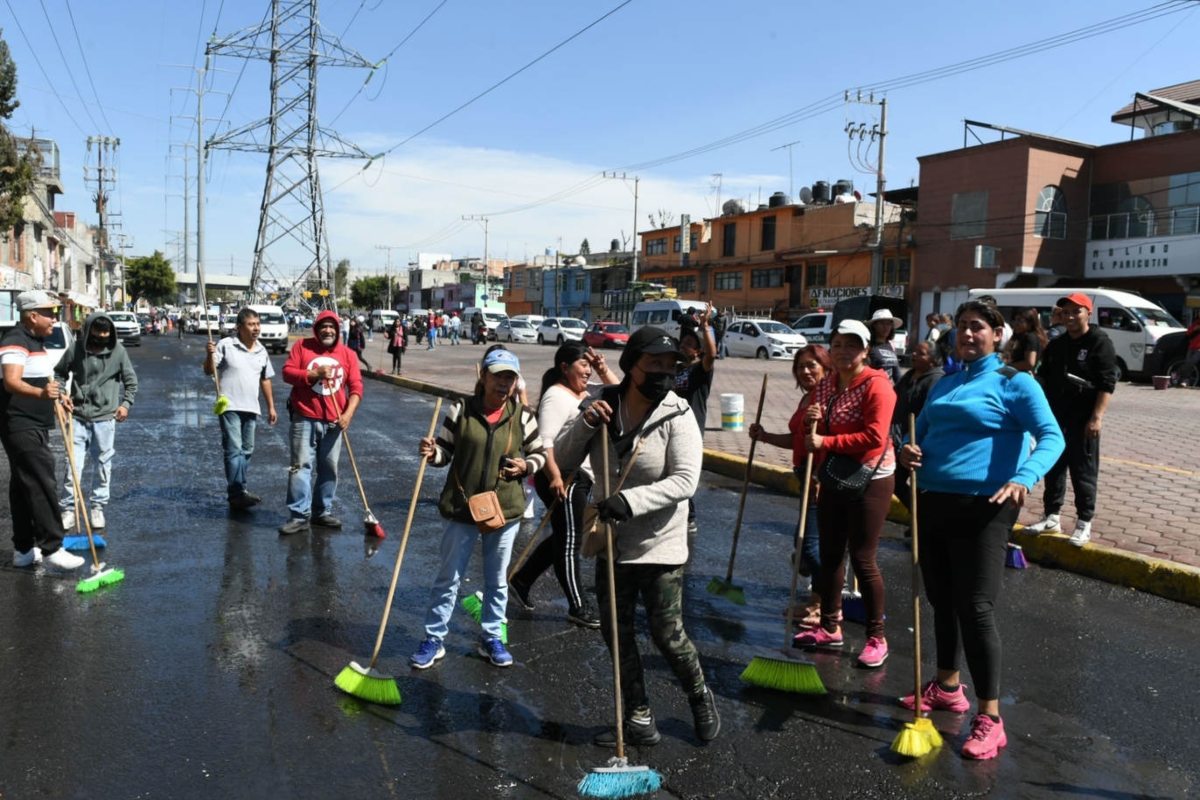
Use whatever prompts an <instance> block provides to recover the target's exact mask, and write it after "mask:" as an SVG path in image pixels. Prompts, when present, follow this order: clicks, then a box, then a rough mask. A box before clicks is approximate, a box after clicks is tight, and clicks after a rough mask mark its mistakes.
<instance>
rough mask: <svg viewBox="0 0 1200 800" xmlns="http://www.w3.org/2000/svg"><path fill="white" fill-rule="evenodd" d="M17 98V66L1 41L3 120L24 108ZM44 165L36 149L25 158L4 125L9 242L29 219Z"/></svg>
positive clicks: (0, 146) (1, 153)
mask: <svg viewBox="0 0 1200 800" xmlns="http://www.w3.org/2000/svg"><path fill="white" fill-rule="evenodd" d="M2 33H3V31H0V34H2ZM16 97H17V65H16V64H15V63H13V60H12V56H11V55H10V54H9V52H8V43H7V42H5V41H4V39H3V38H0V119H10V118H11V117H12V114H13V112H14V111H16V110H17V107H18V106H19V105H20V102H19V101H18V100H17V99H16ZM40 161H41V159H40V157H39V155H38V153H37V150H36V149H35V148H33V147H29V148H26V151H25V154H24V155H22V154H21V152H20V150H18V148H17V143H16V140H15V139H14V138H13V135H12V134H11V133H10V132H9V130H8V126H7V125H5V124H3V123H0V236H3V237H4V238H5V239H7V238H8V237H9V234H10V232H11V231H12V230H13V228H15V227H17V226H18V225H20V224H21V222H22V220H23V219H24V217H25V214H24V206H25V197H26V195H28V194H29V193H30V192H31V191H32V190H33V182H34V175H35V174H36V170H37V167H38V166H39V163H40Z"/></svg>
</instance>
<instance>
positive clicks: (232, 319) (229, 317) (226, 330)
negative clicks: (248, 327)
mask: <svg viewBox="0 0 1200 800" xmlns="http://www.w3.org/2000/svg"><path fill="white" fill-rule="evenodd" d="M236 332H237V314H226V315H225V316H223V317H221V335H222V336H233V335H234V334H235V333H236Z"/></svg>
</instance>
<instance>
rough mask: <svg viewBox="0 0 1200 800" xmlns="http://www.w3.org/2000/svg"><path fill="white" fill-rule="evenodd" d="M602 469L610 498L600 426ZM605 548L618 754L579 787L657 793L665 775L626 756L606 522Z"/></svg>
mask: <svg viewBox="0 0 1200 800" xmlns="http://www.w3.org/2000/svg"><path fill="white" fill-rule="evenodd" d="M600 447H601V449H602V452H601V456H600V458H601V470H602V474H603V475H604V481H603V483H604V496H605V498H607V497H608V478H609V475H608V426H607V425H601V426H600ZM604 548H605V556H606V561H605V564H606V568H607V569H608V613H609V621H610V624H611V625H612V636H610V637H609V639H610V640H611V642H612V666H613V701H614V703H613V704H614V706H615V708H616V725H617V754H616V755H615V756H613V757H612V758H610V759H609V760H608V763H607V764H606V765H605V766H603V767H595V768H593V769H592V771H591V772H589V773H588V774H587V775H584V776H583V777H582V778H581V779H580V780H579V786H578V787H576V788H577V789H578V791H579V793H580V794H581V795H583V796H584V797H636V796H637V795H639V794H650V793H651V792H657V791H658V790H659V788H660V787H661V786H662V775H659V774H658V773H657V772H655V771H654V770H652V769H650V768H649V767H644V766H636V765H631V764H630V763H629V759H628V758H626V757H625V710H624V708H623V707H622V706H623V703H622V698H621V649H620V645H619V644H618V641H617V640H618V638H619V637H618V636H617V582H616V575H615V570H614V569H613V557H614V554H613V529H612V525H610V524H609V523H607V522H606V523H604Z"/></svg>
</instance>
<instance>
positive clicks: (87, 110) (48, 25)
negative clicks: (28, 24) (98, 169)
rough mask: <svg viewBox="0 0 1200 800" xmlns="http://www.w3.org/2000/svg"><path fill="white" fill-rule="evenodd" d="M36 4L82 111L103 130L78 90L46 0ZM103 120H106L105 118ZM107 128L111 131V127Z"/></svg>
mask: <svg viewBox="0 0 1200 800" xmlns="http://www.w3.org/2000/svg"><path fill="white" fill-rule="evenodd" d="M38 4H39V5H40V6H41V7H42V16H44V17H45V18H46V28H47V29H49V31H50V38H52V39H53V40H54V46H55V48H57V49H58V57H59V58H61V59H62V62H63V66H64V67H66V70H67V77H68V78H70V79H71V85H72V86H74V87H75V94H76V95H77V96H78V97H79V104H80V105H81V106H83V111H84V113H85V114H87V116H88V119H89V120H91V123H92V126H93V130H98V131H99V130H103V128H101V127H100V123H99V122H97V121H96V118H95V117H94V116H92V110H91V109H90V108H88V104H87V101H85V100H84V99H83V92H81V91H80V90H79V84H78V83H76V82H75V70H73V69H71V64H70V62H68V61H67V54H66V53H64V52H63V49H62V43H61V42H59V41H58V34H57V33H56V32H55V30H54V21H53V20H52V19H50V12H49V11H47V10H46V0H38ZM9 9H10V10H11V9H12V6H9ZM14 16H15V15H14ZM85 65H86V62H85ZM105 121H106V122H107V120H105ZM109 130H110V132H111V128H110V129H109Z"/></svg>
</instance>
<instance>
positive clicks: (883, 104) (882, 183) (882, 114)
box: [845, 92, 888, 294]
mask: <svg viewBox="0 0 1200 800" xmlns="http://www.w3.org/2000/svg"><path fill="white" fill-rule="evenodd" d="M845 100H846V102H847V103H850V102H854V103H861V104H864V105H878V106H879V122H878V123H877V124H875V125H872V126H871V128H870V129H869V130H868V129H867V127H866V125H859V126H858V127H857V128H856V127H855V126H854V125H853V124H852V123H851V124H849V125H847V126H846V133H847V134H848V135H850V136H851V137H853V136H854V135H855V134H857V135H858V136H859V137H860V138H866V137H868V136H869V137H870V139H871V141H872V142H874V141H876V140H878V142H879V156H878V158H877V160H876V162H875V236H874V239H873V241H872V242H871V248H872V250H873V252H872V255H871V277H870V288H869V291H870V293H871V294H876V293H878V291H879V286H880V284H882V283H883V252H884V244H883V224H884V220H883V208H884V199H883V193H884V190H885V189H886V188H887V179H886V178H885V177H884V172H883V167H884V157H885V150H884V147H885V144H886V142H887V133H888V131H887V98H886V97H884V98H883V99H881V100H879V101H878V102H876V101H875V94H874V93H871V94H870V95H868V97H867V99H866V100H864V99H863V96H862V92H859V93H858V94H857V95H856V96H855V97H854V99H853V100H851V98H850V93H849V92H846V94H845Z"/></svg>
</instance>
